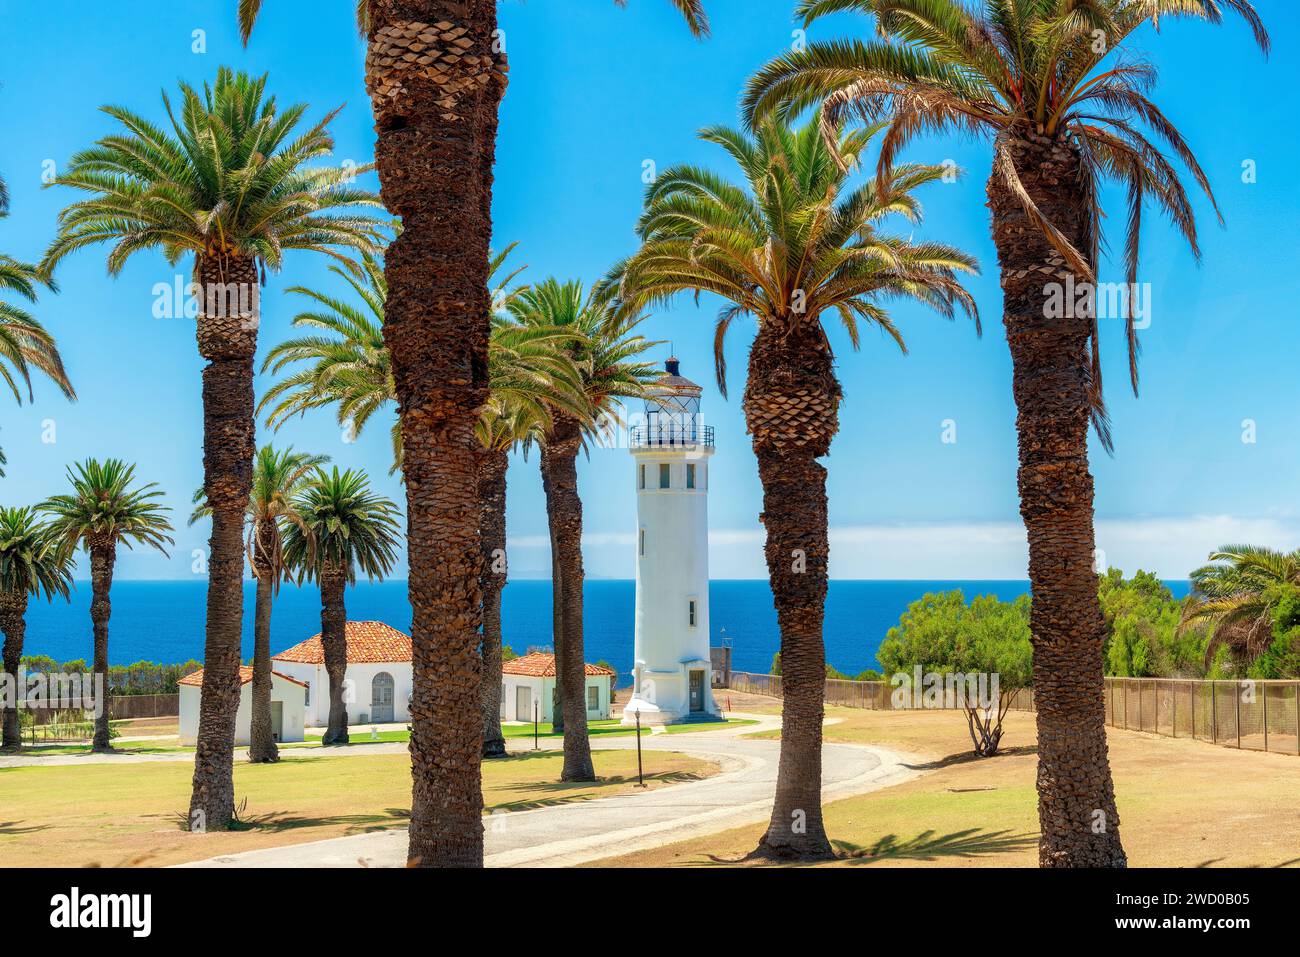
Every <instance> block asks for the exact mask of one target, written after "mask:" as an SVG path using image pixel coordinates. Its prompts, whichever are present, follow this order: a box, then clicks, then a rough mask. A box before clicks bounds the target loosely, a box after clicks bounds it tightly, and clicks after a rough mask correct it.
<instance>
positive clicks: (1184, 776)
mask: <svg viewBox="0 0 1300 957" xmlns="http://www.w3.org/2000/svg"><path fill="white" fill-rule="evenodd" d="M827 716H828V717H833V718H839V719H841V720H840V721H839V722H838V723H835V724H830V725H827V727H826V740H828V741H843V742H853V743H860V744H877V745H880V746H882V747H888V748H892V749H895V750H898V751H904V752H908V753H910V754H912V755H917V756H918V757H917V759H916V760H915V761H913V762H911V763H912V764H913V765H914V766H916V767H918V768H921V769H924V770H926V771H927V773H926V774H925V775H923V776H922V777H920V778H917V779H915V780H912V781H909V782H907V783H905V784H901V785H898V786H896V787H892V788H886V789H884V790H881V791H876V792H873V793H871V794H866V795H863V796H861V797H856V798H849V799H846V800H841V801H836V802H833V803H831V804H828V805H827V806H826V809H825V815H826V827H827V832H828V834H829V835H830V837H831V839H832V841H833V842H834V843H835V845H836V847H837V850H838V851H839V854H840V860H838V861H837V862H834V863H835V864H838V865H841V866H845V865H847V866H853V865H859V866H861V865H867V864H869V865H871V866H876V867H898V866H903V867H916V866H940V867H975V866H1014V867H1033V866H1035V865H1036V864H1037V835H1038V817H1037V805H1036V801H1037V796H1036V794H1035V790H1034V776H1035V770H1036V761H1037V755H1036V749H1035V734H1034V717H1033V715H1031V714H1024V713H1012V714H1010V715H1008V716H1007V721H1006V725H1005V727H1006V734H1005V737H1004V738H1003V743H1004V745H1005V746H1006V748H1007V752H1006V753H1005V754H1002V755H999V756H998V757H995V758H991V759H977V758H974V757H972V756H971V754H970V739H969V737H968V736H967V732H966V726H965V722H964V720H963V719H962V718H961V716H960V715H958V714H955V713H953V712H937V711H929V712H927V711H907V712H886V711H861V710H856V709H847V708H829V709H827ZM755 736H756V737H758V736H763V737H772V736H774V735H773V734H767V735H755ZM1109 742H1110V760H1111V768H1112V770H1113V773H1114V777H1115V788H1116V793H1117V800H1118V805H1119V813H1120V816H1121V818H1122V822H1123V823H1122V832H1123V838H1124V846H1125V848H1126V849H1127V851H1128V855H1129V863H1130V865H1132V866H1135V867H1162V866H1169V867H1196V866H1207V865H1208V866H1237V867H1244V866H1260V867H1275V866H1283V865H1294V864H1297V863H1300V842H1297V840H1296V837H1295V835H1296V834H1297V833H1298V832H1300V759H1297V758H1296V757H1294V756H1289V755H1281V754H1263V753H1259V752H1252V751H1237V750H1235V749H1230V748H1223V747H1218V746H1215V745H1211V744H1205V743H1203V742H1198V741H1191V740H1186V739H1181V738H1180V739H1172V738H1163V737H1157V736H1155V735H1151V734H1142V733H1140V732H1136V731H1121V730H1111V731H1110V732H1109ZM762 832H763V828H762V827H748V828H738V829H735V830H731V831H726V832H723V833H720V834H715V835H712V836H710V837H707V838H703V839H700V840H697V841H690V842H683V843H680V844H674V845H669V846H666V847H661V848H657V849H654V850H650V851H645V852H640V853H636V854H629V855H626V856H623V857H619V858H612V859H607V860H604V861H601V862H599V865H600V866H664V865H668V866H674V865H678V866H680V865H695V866H709V865H715V866H716V865H718V864H733V863H741V862H742V861H741V859H742V858H744V856H745V855H746V854H747V853H748V852H749V851H750V850H752V849H753V848H754V846H755V845H756V844H757V843H758V839H759V838H760V837H761V836H762Z"/></svg>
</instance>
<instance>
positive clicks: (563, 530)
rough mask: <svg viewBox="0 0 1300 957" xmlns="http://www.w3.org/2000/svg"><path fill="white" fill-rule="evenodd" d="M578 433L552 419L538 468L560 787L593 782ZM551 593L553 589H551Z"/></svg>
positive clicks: (573, 424)
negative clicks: (553, 619) (552, 570)
mask: <svg viewBox="0 0 1300 957" xmlns="http://www.w3.org/2000/svg"><path fill="white" fill-rule="evenodd" d="M581 441H582V433H581V430H580V428H579V425H578V422H577V420H576V419H574V418H572V417H571V416H568V415H564V414H562V413H559V414H556V416H555V421H554V424H553V425H552V426H551V429H550V431H549V432H548V433H547V435H546V444H545V447H544V449H543V451H542V468H543V469H545V471H546V473H547V477H548V480H549V481H548V483H547V491H548V495H547V499H546V515H547V518H548V519H549V521H550V527H551V540H552V541H553V542H554V554H555V560H556V564H557V565H558V566H559V573H560V581H559V587H558V588H556V593H557V594H559V595H560V600H561V603H562V608H561V622H560V624H561V637H560V639H559V640H558V641H557V642H556V647H555V680H556V685H557V687H558V688H559V690H560V701H561V710H562V711H563V714H564V768H563V770H562V771H561V772H560V780H562V781H594V780H596V770H595V768H594V767H593V766H592V763H591V742H590V740H589V739H588V737H587V694H586V691H587V676H586V663H585V661H584V658H585V657H586V656H585V654H584V650H583V639H582V582H583V572H582V498H581V497H580V496H579V495H578V451H579V448H580V445H581ZM552 587H553V588H555V585H554V583H553V584H552Z"/></svg>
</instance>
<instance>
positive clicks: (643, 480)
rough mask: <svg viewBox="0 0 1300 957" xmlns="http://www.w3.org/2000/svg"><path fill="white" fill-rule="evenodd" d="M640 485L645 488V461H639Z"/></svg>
mask: <svg viewBox="0 0 1300 957" xmlns="http://www.w3.org/2000/svg"><path fill="white" fill-rule="evenodd" d="M641 487H642V488H645V463H644V462H642V463H641Z"/></svg>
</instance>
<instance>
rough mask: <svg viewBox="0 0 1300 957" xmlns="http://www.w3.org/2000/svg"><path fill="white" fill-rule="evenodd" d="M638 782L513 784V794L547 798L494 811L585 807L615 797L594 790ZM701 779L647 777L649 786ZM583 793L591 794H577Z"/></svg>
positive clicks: (672, 774) (690, 775)
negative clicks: (533, 794) (571, 805)
mask: <svg viewBox="0 0 1300 957" xmlns="http://www.w3.org/2000/svg"><path fill="white" fill-rule="evenodd" d="M635 780H636V778H634V777H631V776H629V775H621V774H614V775H609V776H607V777H602V778H599V779H598V780H597V781H596V782H594V783H593V782H591V781H535V782H533V783H531V784H516V785H511V786H510V790H511V791H523V792H532V793H536V794H541V795H547V796H545V797H528V798H522V799H520V800H518V801H505V802H503V803H501V804H497V805H494V806H493V807H492V809H491V810H492V811H493V812H496V811H533V810H536V809H538V808H543V807H555V806H556V805H560V804H582V803H585V802H587V801H596V800H599V799H600V798H604V797H614V796H615V795H610V794H604V793H602V792H601V791H597V792H595V793H590V790H589V789H590V788H592V787H596V786H601V787H602V788H608V787H616V786H620V785H625V784H631V783H633V782H635ZM701 780H703V776H701V775H699V774H696V773H695V772H694V771H665V772H663V773H660V774H647V775H646V776H645V781H646V783H647V784H685V783H687V782H689V781H701ZM583 791H586V792H588V793H575V792H583ZM634 793H639V792H634ZM619 796H622V795H619Z"/></svg>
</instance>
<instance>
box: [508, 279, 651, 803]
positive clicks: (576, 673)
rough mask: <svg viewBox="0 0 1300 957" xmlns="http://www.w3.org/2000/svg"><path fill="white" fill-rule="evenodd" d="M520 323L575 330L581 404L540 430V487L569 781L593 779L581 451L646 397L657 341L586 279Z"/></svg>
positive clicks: (545, 290) (532, 292)
mask: <svg viewBox="0 0 1300 957" xmlns="http://www.w3.org/2000/svg"><path fill="white" fill-rule="evenodd" d="M509 312H510V314H511V315H512V316H513V317H514V320H515V322H517V323H518V324H519V325H521V326H524V327H527V328H537V329H555V328H559V329H566V330H569V331H571V332H573V333H575V334H576V336H577V337H576V338H575V339H574V340H573V342H572V343H571V344H570V345H569V347H568V350H569V353H570V357H571V359H572V361H573V364H574V367H575V368H576V369H577V370H578V371H579V372H580V374H581V377H582V378H581V385H582V392H583V394H584V396H585V408H583V409H576V410H574V409H556V410H554V412H553V413H552V415H551V421H550V424H549V425H548V426H546V427H545V429H544V430H543V432H542V436H541V440H540V445H541V469H542V487H543V489H544V491H545V493H546V517H547V520H548V522H549V524H550V531H551V556H552V563H551V567H552V572H553V574H552V581H551V594H552V606H553V628H554V636H553V637H554V643H555V676H556V677H555V683H556V686H557V688H558V692H559V697H560V704H561V709H560V710H561V714H562V717H563V724H564V768H563V770H562V771H561V779H562V780H564V781H594V780H595V779H596V773H595V769H594V768H593V767H592V763H591V745H590V742H589V740H588V737H587V698H586V677H585V674H586V673H585V671H584V667H585V666H584V654H583V635H582V584H583V570H582V498H581V497H580V496H579V495H578V467H577V460H578V452H579V451H581V449H582V447H583V445H584V443H585V441H586V438H587V437H588V436H591V435H593V434H594V433H595V430H596V429H597V428H598V426H599V423H600V422H601V421H602V420H603V421H607V420H608V417H609V416H610V415H612V414H614V412H615V403H616V401H617V400H618V399H620V398H627V397H633V396H642V395H644V394H645V386H646V384H648V383H649V382H650V381H652V379H653V378H654V371H653V369H652V367H651V366H650V364H649V363H646V362H641V361H638V360H637V358H636V357H637V356H639V355H641V354H642V353H643V352H645V351H646V349H648V348H649V347H650V346H652V345H654V343H652V342H650V341H648V340H646V339H645V338H644V337H642V336H639V335H634V334H633V330H634V329H635V327H636V325H637V324H638V323H639V322H640V320H641V317H640V316H638V315H636V314H635V311H634V310H632V311H629V313H628V315H627V316H626V317H624V316H620V315H619V314H618V313H617V311H616V310H615V308H614V305H613V303H612V302H611V300H610V298H609V297H608V296H606V295H603V294H601V293H600V292H599V291H596V292H593V293H592V294H590V295H588V294H587V293H586V291H585V290H584V289H583V286H582V283H581V282H565V283H561V282H560V281H559V280H557V279H548V280H546V281H545V282H544V283H542V284H541V285H540V286H536V287H533V288H531V289H527V290H525V291H524V292H522V293H521V294H520V295H519V296H518V298H516V300H515V301H514V302H513V303H511V305H510V308H509Z"/></svg>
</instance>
